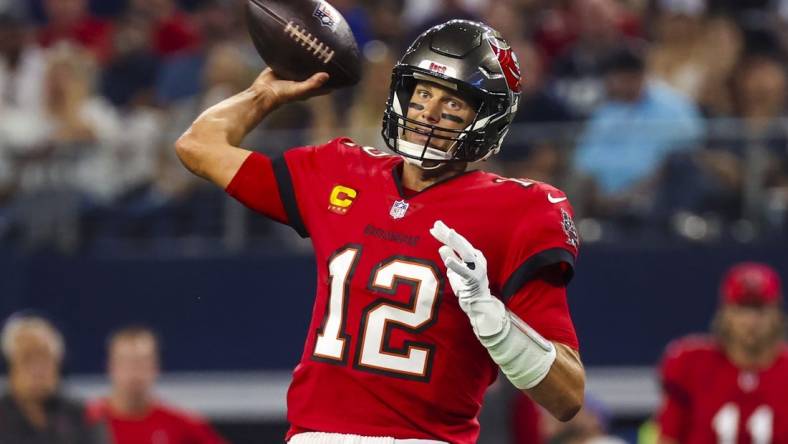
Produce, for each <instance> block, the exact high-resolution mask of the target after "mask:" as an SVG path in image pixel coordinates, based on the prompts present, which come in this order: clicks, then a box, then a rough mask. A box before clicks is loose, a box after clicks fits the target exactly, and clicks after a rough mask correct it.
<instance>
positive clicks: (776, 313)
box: [657, 263, 788, 444]
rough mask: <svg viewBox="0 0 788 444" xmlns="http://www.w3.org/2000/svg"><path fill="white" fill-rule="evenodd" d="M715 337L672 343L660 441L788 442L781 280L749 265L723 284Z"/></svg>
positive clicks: (787, 368)
mask: <svg viewBox="0 0 788 444" xmlns="http://www.w3.org/2000/svg"><path fill="white" fill-rule="evenodd" d="M720 293H721V295H720V296H721V300H720V308H719V309H718V312H717V314H716V316H715V319H714V322H713V336H712V337H698V336H695V337H689V338H684V339H680V340H678V341H676V342H674V343H672V344H671V345H669V346H668V348H667V352H666V354H665V357H664V361H663V363H662V383H663V389H664V399H663V404H662V407H661V409H660V411H659V414H658V418H657V419H658V422H659V426H660V432H661V436H660V442H661V443H663V444H664V443H683V444H695V443H717V442H719V443H788V348H786V345H785V342H784V339H783V337H784V332H785V324H784V317H783V312H782V294H781V285H780V278H779V276H778V275H777V273H776V272H775V271H774V270H773V269H772V268H771V267H769V266H767V265H763V264H758V263H742V264H738V265H736V266H734V267H733V268H731V269H730V270H729V271H728V273H727V274H726V275H725V277H724V278H723V281H722V286H721V290H720Z"/></svg>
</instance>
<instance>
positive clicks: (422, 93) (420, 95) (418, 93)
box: [416, 89, 431, 100]
mask: <svg viewBox="0 0 788 444" xmlns="http://www.w3.org/2000/svg"><path fill="white" fill-rule="evenodd" d="M416 97H418V98H420V99H424V100H427V99H429V98H430V97H431V94H430V93H429V91H427V90H425V89H420V90H418V91H416Z"/></svg>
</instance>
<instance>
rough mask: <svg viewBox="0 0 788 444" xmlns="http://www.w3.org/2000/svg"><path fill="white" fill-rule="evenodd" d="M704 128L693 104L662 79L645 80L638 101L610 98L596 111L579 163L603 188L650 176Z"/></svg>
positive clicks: (577, 157)
mask: <svg viewBox="0 0 788 444" xmlns="http://www.w3.org/2000/svg"><path fill="white" fill-rule="evenodd" d="M702 133H703V120H702V118H701V115H700V113H699V112H698V109H697V107H696V106H695V104H694V103H693V102H692V101H691V100H689V99H688V98H686V97H684V96H683V95H681V94H680V93H678V92H677V91H675V90H673V89H671V88H670V87H668V86H667V85H665V84H663V83H659V82H655V81H654V82H647V83H646V85H645V87H644V90H643V94H642V95H641V98H640V100H638V101H637V102H619V101H608V102H606V103H604V104H602V105H600V107H599V108H598V109H597V110H596V111H594V112H593V113H592V115H591V117H590V118H589V121H588V125H587V126H586V129H585V131H584V132H583V134H582V135H581V137H580V140H579V143H578V146H577V149H576V151H575V168H577V169H578V170H580V171H582V172H584V173H586V174H589V175H591V176H592V177H593V178H594V179H595V180H596V182H597V184H598V185H599V187H600V190H601V191H602V192H603V193H605V194H615V193H619V192H621V191H624V190H626V189H627V188H628V187H630V186H632V185H634V184H636V183H637V182H639V181H641V180H643V179H645V178H647V177H649V176H650V175H651V174H653V173H654V172H655V171H656V170H657V169H658V168H659V166H660V165H661V163H662V161H663V160H664V159H665V157H666V156H667V155H668V154H669V153H671V152H673V151H676V150H679V149H682V148H686V147H692V146H693V145H694V144H695V143H697V142H698V140H699V138H700V137H701V135H702Z"/></svg>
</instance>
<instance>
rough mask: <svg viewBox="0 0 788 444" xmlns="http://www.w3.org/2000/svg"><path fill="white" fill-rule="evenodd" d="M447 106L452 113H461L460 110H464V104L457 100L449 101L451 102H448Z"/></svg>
mask: <svg viewBox="0 0 788 444" xmlns="http://www.w3.org/2000/svg"><path fill="white" fill-rule="evenodd" d="M446 105H447V106H448V107H449V109H450V110H452V111H459V110H461V109H462V108H463V106H462V103H460V102H459V101H457V100H455V99H449V100H448V101H447V102H446Z"/></svg>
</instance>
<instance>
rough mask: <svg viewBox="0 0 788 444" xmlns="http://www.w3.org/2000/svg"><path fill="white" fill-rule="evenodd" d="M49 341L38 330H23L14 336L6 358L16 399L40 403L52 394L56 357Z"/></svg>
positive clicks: (55, 383) (56, 374) (57, 377)
mask: <svg viewBox="0 0 788 444" xmlns="http://www.w3.org/2000/svg"><path fill="white" fill-rule="evenodd" d="M53 341H54V339H53V338H52V337H51V336H50V335H49V333H48V332H46V331H44V330H42V329H40V328H32V327H31V328H27V329H24V330H22V331H20V332H19V333H18V334H17V335H16V337H15V338H14V342H15V343H14V346H13V348H12V350H13V353H12V354H11V356H10V374H11V379H12V380H13V385H14V391H15V393H16V396H19V397H21V398H24V399H26V400H43V399H45V398H47V397H49V396H51V395H52V394H53V393H55V391H56V390H57V387H58V384H59V383H60V375H59V369H60V357H59V356H58V354H57V352H56V349H55V345H54V342H53Z"/></svg>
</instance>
